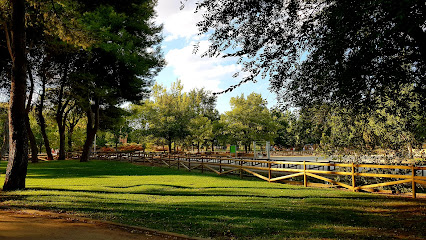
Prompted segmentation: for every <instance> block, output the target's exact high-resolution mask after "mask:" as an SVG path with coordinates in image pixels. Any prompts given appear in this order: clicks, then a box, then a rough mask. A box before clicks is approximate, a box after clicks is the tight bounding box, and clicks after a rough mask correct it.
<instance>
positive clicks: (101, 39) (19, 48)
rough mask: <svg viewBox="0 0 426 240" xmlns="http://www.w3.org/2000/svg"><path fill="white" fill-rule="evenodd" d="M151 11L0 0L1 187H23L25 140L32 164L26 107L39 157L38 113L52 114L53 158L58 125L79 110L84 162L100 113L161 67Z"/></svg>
mask: <svg viewBox="0 0 426 240" xmlns="http://www.w3.org/2000/svg"><path fill="white" fill-rule="evenodd" d="M154 6H155V2H154V1H152V0H131V1H119V2H117V1H112V0H102V1H79V0H73V1H50V0H49V1H47V0H46V1H30V0H28V1H24V0H11V1H1V4H0V22H1V25H2V28H1V29H0V34H1V35H2V36H3V37H2V38H0V54H1V58H0V59H1V61H2V62H1V69H0V77H1V83H2V85H3V86H4V87H5V88H6V89H9V90H10V102H9V109H10V110H9V111H10V114H9V121H8V124H9V163H8V167H7V171H6V180H5V184H4V187H3V189H4V190H14V189H21V188H24V187H25V176H26V171H27V170H26V169H27V163H28V150H27V149H28V139H29V142H30V143H31V152H32V156H33V157H34V159H33V161H36V156H37V147H36V144H35V142H36V141H35V138H34V134H33V130H32V128H31V124H30V118H29V113H30V112H32V111H33V108H35V112H36V119H37V123H38V125H39V126H40V130H41V133H42V136H43V139H44V143H45V148H46V152H47V154H50V153H51V149H50V145H49V139H48V137H47V134H46V120H45V113H46V108H50V110H52V109H54V111H51V112H53V115H54V119H55V122H56V125H57V131H58V133H59V155H58V157H59V159H65V145H66V144H65V131H66V125H67V124H68V126H69V130H70V132H72V130H71V129H72V126H71V125H72V124H73V123H72V122H73V120H70V119H71V118H73V116H78V115H79V114H81V113H84V115H85V119H86V140H85V143H84V147H83V154H82V157H81V161H87V160H88V155H89V150H90V146H91V145H92V143H93V140H94V136H95V134H96V132H97V130H98V129H99V124H100V116H101V114H102V113H104V112H114V110H116V109H117V108H118V107H117V106H118V105H119V104H121V103H123V102H125V101H133V102H138V101H140V100H141V99H143V98H144V97H145V96H146V95H147V93H148V92H149V87H150V85H152V77H153V76H154V75H155V74H156V72H158V70H159V69H160V68H161V66H162V65H163V60H162V58H161V54H160V50H159V47H158V44H159V42H160V41H161V36H160V31H161V27H159V26H156V25H155V24H154V23H153V21H152V18H153V17H154V10H153V9H154ZM27 86H28V87H27ZM36 92H38V94H36ZM77 118H78V117H77ZM49 158H52V156H51V155H50V156H49Z"/></svg>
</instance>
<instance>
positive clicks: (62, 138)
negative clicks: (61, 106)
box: [58, 125, 65, 160]
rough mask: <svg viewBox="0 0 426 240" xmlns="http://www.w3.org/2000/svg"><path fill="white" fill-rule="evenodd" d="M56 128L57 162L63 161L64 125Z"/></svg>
mask: <svg viewBox="0 0 426 240" xmlns="http://www.w3.org/2000/svg"><path fill="white" fill-rule="evenodd" d="M58 128H59V153H58V160H65V125H61V126H58Z"/></svg>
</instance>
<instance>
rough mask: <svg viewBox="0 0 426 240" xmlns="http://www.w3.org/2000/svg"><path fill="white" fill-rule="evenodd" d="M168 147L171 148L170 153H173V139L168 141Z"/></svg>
mask: <svg viewBox="0 0 426 240" xmlns="http://www.w3.org/2000/svg"><path fill="white" fill-rule="evenodd" d="M167 145H168V147H169V153H172V140H171V139H167Z"/></svg>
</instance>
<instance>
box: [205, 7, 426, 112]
mask: <svg viewBox="0 0 426 240" xmlns="http://www.w3.org/2000/svg"><path fill="white" fill-rule="evenodd" d="M197 3H198V4H197V10H199V11H202V12H203V20H202V21H200V22H199V23H198V26H199V30H200V33H209V34H210V33H211V35H209V36H210V37H209V40H210V42H211V43H212V44H211V46H210V47H209V49H208V51H207V52H206V53H205V55H208V56H218V55H220V54H223V55H224V56H225V57H238V58H239V60H240V62H241V64H242V66H243V67H242V71H243V72H245V73H247V75H248V76H247V77H245V78H244V80H243V81H242V82H245V81H251V80H254V79H255V78H256V77H262V78H266V77H268V78H269V79H270V83H271V89H273V90H275V91H276V92H279V93H280V96H281V97H282V98H283V99H282V100H283V102H284V103H288V102H287V101H290V104H296V105H297V106H305V107H307V106H312V105H318V104H323V103H330V102H331V103H338V104H340V105H341V106H346V107H348V106H351V107H355V108H357V109H358V110H359V109H360V108H361V107H363V108H365V109H366V110H367V111H368V109H370V108H374V107H377V102H376V100H377V97H379V96H383V95H386V92H387V91H389V90H391V89H395V88H397V87H400V86H403V85H405V84H412V85H413V86H415V87H414V89H413V91H414V92H416V93H418V94H420V96H421V98H422V99H423V100H422V103H421V105H422V106H423V107H424V106H425V101H424V99H426V96H425V93H426V91H425V89H426V85H425V81H424V76H425V75H426V42H425V41H424V39H425V37H426V33H425V28H424V19H425V15H426V6H425V4H424V0H406V1H392V0H374V1H371V0H356V1H355V0H345V1H340V0H339V1H337V0H326V1H320V0H313V1H304V0H289V1H282V0H259V1H251V0H241V1H233V0H198V1H197ZM234 87H235V86H233V87H231V89H233V88H234Z"/></svg>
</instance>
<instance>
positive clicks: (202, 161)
mask: <svg viewBox="0 0 426 240" xmlns="http://www.w3.org/2000/svg"><path fill="white" fill-rule="evenodd" d="M201 173H204V159H203V156H201Z"/></svg>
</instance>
